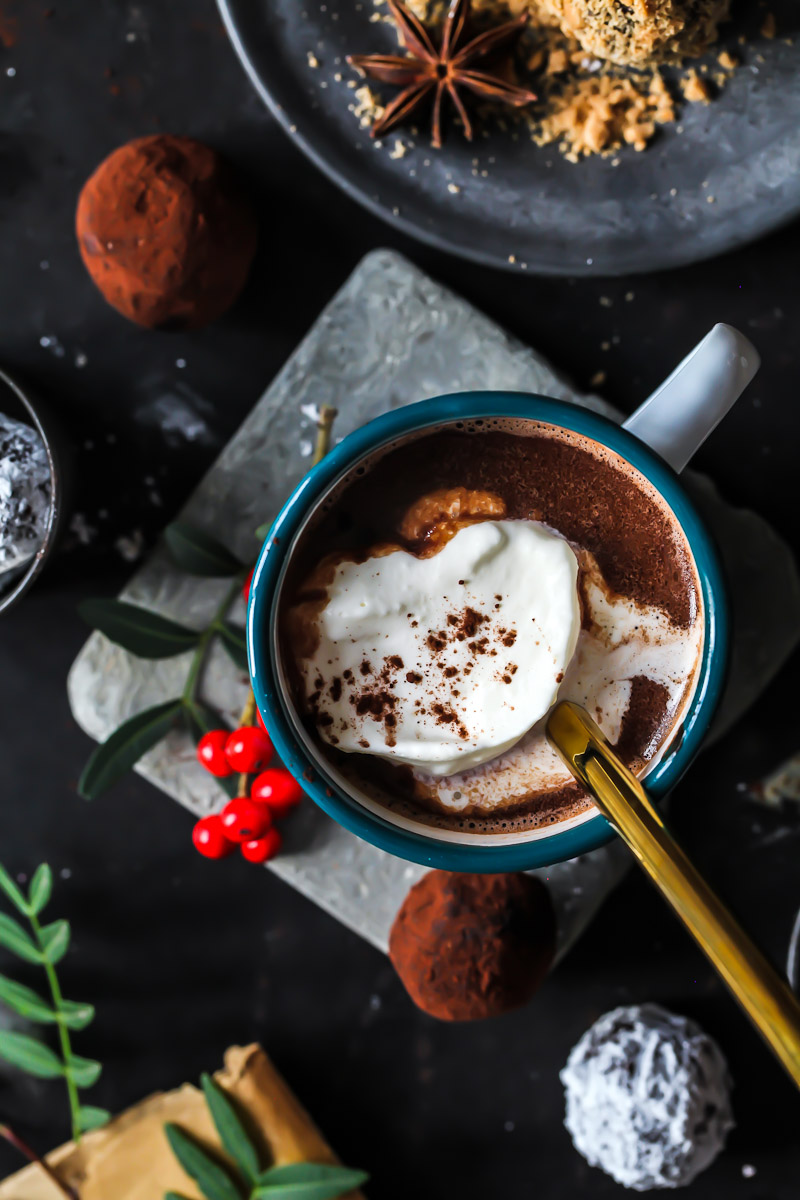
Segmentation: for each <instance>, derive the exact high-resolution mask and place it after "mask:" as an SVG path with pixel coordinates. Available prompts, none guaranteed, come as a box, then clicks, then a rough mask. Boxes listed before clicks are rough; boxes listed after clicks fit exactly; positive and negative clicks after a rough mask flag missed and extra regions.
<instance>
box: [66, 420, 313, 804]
mask: <svg viewBox="0 0 800 1200" xmlns="http://www.w3.org/2000/svg"><path fill="white" fill-rule="evenodd" d="M335 416H336V410H335V409H334V408H330V407H327V406H326V407H324V408H322V409H321V411H320V415H319V421H318V424H317V444H316V448H315V451H314V457H313V459H312V465H316V463H318V462H319V461H320V460H321V459H322V458H323V457H324V456H325V454H326V453H327V451H328V449H329V446H330V435H331V428H332V425H333V421H334V418H335ZM268 531H269V526H268V525H262V526H259V528H258V530H257V531H256V537H257V538H258V540H259V541H263V540H264V538H265V537H266V535H267V533H268ZM164 541H165V543H166V546H167V550H168V551H169V554H170V556H171V558H172V559H173V561H174V562H175V565H176V566H178V567H180V568H181V570H183V571H185V572H186V573H187V574H188V575H194V576H198V577H203V578H215V579H230V580H231V582H230V585H229V587H228V588H227V589H226V590H225V593H224V595H223V596H222V599H221V600H220V603H219V605H218V607H217V609H216V611H215V612H214V614H213V616H212V617H211V620H210V621H209V623H208V624H207V625H206V627H205V628H204V629H190V628H189V627H188V626H187V625H182V624H181V623H180V622H178V621H173V620H171V619H170V618H168V617H162V616H160V615H159V614H158V613H154V612H152V611H151V610H150V609H146V608H141V607H140V606H139V605H136V604H129V603H127V602H126V601H124V600H111V599H92V600H84V601H83V603H81V604H79V605H78V611H79V613H80V615H81V616H82V617H83V619H84V620H85V621H86V622H87V624H89V625H91V627H92V628H93V629H98V630H99V631H100V632H101V633H102V634H105V636H106V637H107V638H108V639H109V641H112V642H114V643H115V644H116V645H118V646H121V647H122V648H123V649H124V650H127V651H129V653H131V654H135V655H136V656H137V657H138V658H145V659H161V658H172V657H174V656H175V655H177V654H185V653H186V652H187V651H190V650H191V651H193V654H192V659H191V662H190V664H189V668H188V671H187V675H186V680H185V683H184V687H183V691H182V692H181V694H180V695H179V696H175V697H173V698H172V699H171V700H166V701H164V702H163V703H161V704H156V705H154V706H153V707H152V708H146V709H143V710H142V712H138V713H137V714H136V715H135V716H133V717H130V718H129V719H128V720H127V721H124V722H123V723H122V724H121V725H120V726H118V728H117V729H115V730H114V731H113V733H111V734H110V735H109V736H108V737H107V738H106V740H105V741H104V742H103V743H102V744H101V745H99V746H98V747H97V748H96V749H95V750H94V751H93V753H92V755H91V756H90V758H89V761H88V762H87V764H86V766H85V767H84V769H83V773H82V774H81V777H80V780H79V781H78V791H79V792H80V794H81V795H82V796H84V797H85V798H86V799H87V800H94V799H95V798H96V797H97V796H99V795H101V794H102V793H103V792H105V791H106V790H107V789H108V788H110V787H111V786H112V784H114V783H116V782H117V780H118V779H120V778H121V777H122V776H123V775H125V774H126V773H127V772H128V771H129V770H130V769H131V768H132V767H133V766H134V765H135V764H136V763H137V762H138V761H139V759H140V758H141V757H142V756H143V755H144V754H146V753H147V751H148V750H151V749H152V747H153V746H155V745H156V744H157V743H158V742H160V741H161V740H162V739H163V738H165V737H166V736H167V734H168V733H169V732H170V731H171V730H172V729H174V728H176V727H181V726H182V727H183V728H184V729H185V730H187V732H188V733H189V734H190V736H191V737H192V739H193V740H194V741H195V742H199V741H200V739H201V738H202V736H203V734H205V733H208V732H209V731H210V730H212V729H222V728H225V727H226V722H225V720H224V719H223V717H222V716H221V715H220V714H219V713H218V712H217V711H216V710H215V709H213V708H212V707H210V706H209V705H208V704H206V703H204V702H203V701H202V700H200V698H199V691H200V685H201V682H202V676H203V671H204V669H205V666H206V663H207V661H208V655H209V651H210V650H211V646H212V644H213V643H214V641H215V640H216V639H218V640H219V643H220V645H221V646H222V647H223V649H224V650H225V651H226V653H227V654H228V656H229V658H230V659H231V661H232V662H233V663H234V664H235V666H236V667H238V668H239V669H240V670H242V671H246V670H247V641H246V638H245V632H244V629H242V628H240V627H239V626H237V625H234V624H233V623H232V622H231V621H229V620H228V619H227V614H228V610H229V609H230V607H231V605H232V604H233V601H234V600H235V598H236V596H237V595H238V593H239V592H240V591H241V589H242V585H243V584H244V581H245V579H246V577H247V574H248V572H249V570H250V567H249V566H247V565H245V564H244V563H242V562H240V561H239V559H238V558H236V557H235V556H234V555H233V554H232V553H231V552H230V550H228V548H227V547H226V546H224V545H223V544H222V543H221V542H219V541H218V540H217V539H216V538H214V537H212V535H211V534H209V533H206V532H205V531H204V530H202V529H197V528H195V527H194V526H193V525H190V524H187V523H186V522H185V521H174V522H173V523H172V524H171V525H168V526H167V528H166V529H165V531H164ZM254 715H255V710H254V709H252V711H251V716H250V719H249V723H252V720H253V719H254ZM243 723H246V722H243ZM217 782H218V783H219V785H220V787H222V788H223V789H224V790H225V791H226V792H227V793H228V795H229V796H235V795H236V794H237V791H238V792H242V790H243V786H244V785H243V783H242V781H241V780H238V781H237V779H236V778H235V777H234V776H230V777H228V778H223V779H217Z"/></svg>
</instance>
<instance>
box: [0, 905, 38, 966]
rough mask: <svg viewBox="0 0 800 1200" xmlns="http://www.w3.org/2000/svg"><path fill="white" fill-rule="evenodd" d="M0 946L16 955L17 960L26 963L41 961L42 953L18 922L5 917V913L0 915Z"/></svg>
mask: <svg viewBox="0 0 800 1200" xmlns="http://www.w3.org/2000/svg"><path fill="white" fill-rule="evenodd" d="M0 946H5V948H6V950H10V951H11V952H12V954H16V955H17V957H18V958H24V959H25V961H26V962H33V963H40V962H41V961H42V952H41V950H39V948H38V946H37V945H36V943H35V942H34V941H33V938H32V937H31V936H30V934H28V933H26V932H25V930H24V929H23V928H22V926H21V925H20V923H19V921H15V920H14V918H13V917H8V916H6V914H5V913H0Z"/></svg>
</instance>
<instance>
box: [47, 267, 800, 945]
mask: <svg viewBox="0 0 800 1200" xmlns="http://www.w3.org/2000/svg"><path fill="white" fill-rule="evenodd" d="M481 388H495V389H503V390H519V391H528V392H541V393H544V394H545V395H549V396H555V397H557V398H560V399H563V400H569V401H572V402H574V403H576V404H581V405H584V406H585V407H588V408H592V409H594V410H595V411H597V412H601V413H603V414H604V415H606V416H609V417H611V418H612V419H619V414H618V413H617V412H616V411H615V410H614V409H613V408H611V406H610V405H608V404H606V403H605V402H604V401H603V400H601V399H599V398H598V397H596V396H583V395H578V394H577V393H576V392H575V391H574V389H573V388H571V387H570V385H569V384H568V383H567V381H566V380H564V379H563V378H561V377H560V376H559V375H557V374H556V373H555V372H554V371H553V370H552V369H551V368H550V367H549V366H548V364H547V363H546V362H544V361H543V359H541V358H540V357H539V356H538V355H537V354H535V353H534V352H533V351H532V350H530V349H528V348H527V347H525V346H522V345H521V344H520V343H519V342H516V341H514V340H513V339H512V338H510V337H509V336H508V334H506V333H505V332H504V331H503V330H502V329H500V328H499V327H498V326H497V325H495V324H494V323H493V322H492V321H490V320H488V318H487V317H485V316H484V315H483V314H482V313H480V312H478V311H477V310H476V309H474V308H472V307H471V305H469V304H467V303H466V302H465V301H464V300H462V299H460V298H459V297H457V296H454V295H453V294H452V293H451V292H448V291H446V290H445V289H444V288H442V287H440V286H439V285H438V284H437V283H435V282H434V281H433V280H431V279H429V278H428V277H427V276H425V275H423V274H422V273H421V272H420V271H418V270H417V269H416V268H414V267H413V266H411V265H410V264H409V263H408V262H406V261H405V260H404V259H402V258H400V257H399V256H398V255H396V254H393V253H390V252H389V251H376V252H375V253H373V254H370V255H369V256H368V257H367V258H365V259H364V260H363V261H362V262H361V263H360V265H359V266H358V267H357V268H356V270H355V271H354V272H353V274H352V276H351V277H350V279H349V280H348V281H347V283H346V284H345V285H344V287H343V288H342V289H341V291H340V292H339V293H338V294H337V295H336V296H335V297H334V298H333V300H332V301H331V303H330V304H329V306H328V307H327V308H326V309H325V311H324V312H323V313H322V314H321V316H320V317H319V319H318V321H317V322H316V324H315V325H314V327H313V329H312V330H311V331H310V333H309V334H308V336H307V337H306V338H305V340H304V341H303V342H302V343H301V345H300V346H299V347H298V349H297V350H296V351H295V353H294V354H293V355H292V357H291V358H290V359H289V361H288V362H287V364H286V366H285V367H284V368H283V370H282V371H281V372H280V374H279V375H278V376H277V378H276V379H275V380H274V382H273V383H272V384H271V385H270V387H269V388H268V389H267V391H266V392H265V393H264V395H263V396H262V397H261V399H260V400H259V402H258V403H257V404H256V406H255V408H254V409H253V411H252V412H251V414H250V416H249V417H248V418H247V420H246V421H245V422H244V424H243V425H242V426H241V428H240V429H239V430H238V432H237V433H236V434H235V435H234V437H233V439H232V440H231V441H230V442H229V444H228V445H227V447H226V448H225V450H224V451H223V452H222V454H221V455H220V457H219V458H218V460H217V461H216V463H215V464H214V466H213V467H212V468H211V470H210V471H209V472H208V474H207V475H206V477H205V478H204V479H203V480H202V482H201V483H200V485H199V487H198V488H197V490H196V491H195V492H194V494H193V495H192V496H191V497H190V498H189V500H188V502H187V504H186V506H185V507H184V509H183V510H182V512H181V517H182V518H183V519H186V520H188V521H191V522H193V523H194V524H196V525H198V526H201V527H203V528H206V529H208V530H209V531H211V532H214V533H216V534H217V536H219V535H220V532H221V531H225V532H226V533H228V532H229V531H230V543H231V548H232V549H233V550H234V551H235V552H236V553H237V554H239V555H240V556H241V557H242V559H244V560H248V559H252V558H253V557H254V556H255V554H256V551H257V549H258V546H257V544H256V542H255V539H254V531H255V529H256V527H257V526H259V525H261V524H262V523H263V522H265V521H267V520H269V519H270V518H272V517H273V516H274V515H275V514H276V513H277V511H278V509H279V508H280V506H281V504H282V503H283V501H284V500H285V498H286V496H287V495H288V493H289V492H290V490H291V489H292V488H293V487H294V485H295V484H296V483H297V482H298V480H299V479H300V478H301V476H302V475H303V474H304V473H305V471H306V470H307V469H308V466H309V462H310V458H311V454H312V448H313V440H314V435H315V425H316V414H317V410H318V408H319V407H320V406H321V405H323V404H332V405H334V406H335V407H336V408H337V409H338V410H339V416H338V418H337V421H336V425H335V434H336V437H337V439H338V438H341V437H343V436H344V435H345V434H347V433H350V432H351V430H353V429H357V428H358V427H359V426H361V425H363V424H364V422H366V421H368V420H370V419H371V418H372V417H375V416H377V415H378V414H379V413H381V412H384V411H386V410H387V409H392V408H399V407H400V406H402V405H404V404H410V403H413V402H414V401H416V400H422V399H424V398H425V397H428V396H435V395H438V394H441V393H444V392H450V391H463V390H469V389H481ZM692 488H693V490H694V491H695V492H696V495H697V499H698V502H699V503H700V504H701V506H702V508H703V510H704V511H705V512H706V514H707V517H708V520H709V524H710V525H711V527H712V529H713V531H714V532H715V533H716V535H717V537H718V540H719V542H720V544H721V546H722V548H723V554H724V557H725V559H726V564H727V566H728V571H729V575H730V577H731V579H732V581H733V586H734V605H735V610H736V618H737V641H736V646H735V650H734V661H733V670H732V674H731V680H730V683H729V687H728V691H727V693H726V697H725V703H724V705H723V709H722V712H721V717H720V721H718V723H717V730H718V731H720V730H721V728H722V722H723V720H724V722H725V726H726V727H727V726H728V725H729V724H730V723H731V722H732V721H733V720H735V719H737V718H738V717H739V716H740V715H741V714H742V713H743V712H744V710H745V709H746V708H747V706H748V705H749V704H750V703H751V702H752V701H753V700H754V699H755V697H756V696H757V695H758V693H759V692H760V691H761V690H762V689H763V688H764V687H765V686H766V684H767V682H768V681H769V679H770V678H771V676H772V675H773V674H774V673H775V672H776V671H777V670H778V668H779V667H780V665H781V663H782V662H783V661H784V659H785V658H786V657H787V656H788V654H789V653H790V651H791V649H792V647H793V646H794V644H795V642H796V641H797V639H798V630H800V582H799V581H798V576H797V573H796V570H795V568H794V564H793V562H792V558H791V555H790V553H789V550H788V548H787V547H786V546H785V545H784V543H782V542H781V541H780V539H779V538H778V537H777V536H776V534H775V533H774V532H773V531H772V530H771V529H770V527H769V526H768V525H766V523H765V522H764V521H762V520H761V519H760V518H759V517H757V516H756V515H755V514H753V513H749V512H739V511H736V510H734V509H732V508H730V507H729V506H728V505H726V504H725V503H724V502H723V501H722V500H721V499H720V498H719V496H718V495H717V493H716V491H715V489H714V487H713V485H712V484H711V483H710V482H709V481H708V480H706V479H703V478H701V477H698V476H694V477H693V478H692ZM225 586H226V584H225V583H220V582H219V581H214V580H201V581H198V580H197V579H195V578H190V577H188V576H186V575H183V574H181V573H180V572H178V571H177V570H176V569H175V567H173V566H172V564H171V563H170V561H169V559H168V558H167V556H166V554H165V552H164V550H163V549H162V548H158V549H156V550H155V552H154V553H153V554H152V556H151V557H150V558H149V559H148V560H147V562H146V563H145V564H144V566H142V567H141V569H140V570H138V571H137V572H136V574H135V575H134V576H133V578H132V579H131V581H130V583H129V584H128V586H127V587H126V588H125V590H124V592H123V593H122V596H123V597H124V599H126V600H129V601H132V602H133V603H136V604H141V605H144V606H145V607H147V608H151V609H154V610H156V611H158V612H160V613H164V614H165V615H167V616H172V617H176V618H179V619H180V620H181V621H183V622H185V623H186V624H189V625H192V624H197V626H198V627H199V626H201V625H203V624H205V623H206V622H207V621H208V619H209V617H210V615H211V613H212V612H213V610H214V608H215V607H216V605H217V604H218V603H219V600H220V598H221V595H222V593H223V591H224V588H225ZM231 618H232V619H233V620H235V621H241V622H242V623H243V622H244V608H243V605H241V604H240V605H239V607H238V609H237V608H234V609H233V610H232V612H231ZM188 661H189V657H188V656H186V657H179V658H172V659H166V660H163V661H161V662H144V661H141V660H138V659H136V658H134V657H133V656H131V655H130V654H127V653H126V652H125V651H123V650H120V649H119V648H118V647H117V646H114V645H112V644H111V643H110V642H108V641H107V640H106V639H105V638H104V637H102V636H101V635H100V634H98V633H93V634H92V635H91V637H90V638H89V640H88V642H87V643H86V645H85V646H84V648H83V650H82V651H81V653H80V654H79V656H78V658H77V659H76V661H75V663H74V665H73V667H72V670H71V672H70V676H69V682H68V688H69V698H70V703H71V706H72V711H73V713H74V715H75V718H76V720H77V721H78V723H79V724H80V725H81V727H82V728H83V729H84V730H85V731H86V732H87V733H88V734H90V735H91V736H92V737H94V738H96V739H98V740H102V739H104V738H106V737H107V736H108V735H109V733H111V731H112V730H113V729H114V728H115V727H116V726H117V725H119V724H120V722H121V721H123V720H125V719H126V718H127V717H130V716H132V715H133V714H134V713H136V712H138V711H139V710H141V709H142V708H145V707H147V706H148V705H151V704H155V703H158V702H159V701H162V700H165V699H168V698H169V697H171V696H174V695H177V694H179V693H180V691H181V688H182V684H183V679H184V677H185V673H186V669H187V666H188ZM246 694H247V680H246V678H245V676H244V675H243V674H241V673H240V672H237V671H236V669H235V668H234V667H233V666H232V665H231V663H230V661H229V659H228V658H227V657H226V655H225V654H224V652H223V651H222V650H221V649H219V648H217V649H216V650H215V651H214V652H213V654H212V656H211V660H210V663H209V668H208V670H207V672H206V675H205V679H204V698H205V699H207V700H208V702H209V703H211V704H213V705H214V706H215V707H216V708H217V709H219V710H220V711H222V712H224V713H225V714H226V715H227V716H229V717H230V719H231V721H234V720H235V719H236V718H237V716H238V714H239V712H240V711H241V708H242V706H243V704H244V700H245V697H246ZM136 769H137V770H138V771H139V772H140V773H141V774H142V775H143V776H144V777H145V778H146V779H149V780H150V781H151V782H152V783H154V784H155V785H156V787H158V788H160V789H161V790H162V791H164V792H166V793H167V795H169V796H171V797H172V798H173V799H175V800H177V801H178V802H179V803H180V804H183V805H184V807H186V808H188V809H189V810H190V811H191V812H193V813H194V814H195V815H197V816H202V815H204V814H206V813H209V812H212V811H215V810H216V809H218V808H219V807H221V805H222V804H223V802H224V799H225V797H224V794H223V793H222V792H221V790H220V789H219V787H218V786H217V785H216V784H215V782H214V780H213V779H212V778H211V776H209V775H208V774H207V773H206V772H205V771H203V770H202V769H201V768H200V766H199V765H198V764H197V762H196V760H195V756H194V748H193V746H192V745H191V744H190V742H189V740H188V738H187V737H186V736H185V735H184V734H183V733H180V732H175V733H173V734H171V735H170V737H169V738H167V739H166V741H164V742H163V743H161V744H159V745H158V746H156V747H155V748H154V749H153V750H152V751H150V752H149V753H148V754H147V755H146V756H145V757H144V758H143V759H142V760H141V762H140V763H139V764H138V766H137V768H136ZM284 831H285V835H286V842H285V849H284V851H283V853H281V855H280V856H279V857H278V858H277V859H275V860H274V861H273V862H271V863H270V864H269V869H270V870H273V871H274V872H275V873H276V874H277V875H279V876H280V877H281V878H282V879H284V880H286V882H287V883H290V884H292V886H293V887H296V888H297V889H298V890H299V891H301V892H302V893H303V894H304V895H306V896H308V897H309V898H310V899H312V900H314V901H315V902H316V903H317V904H319V905H320V906H321V907H322V908H324V909H326V910H327V911H328V912H330V913H331V914H332V915H333V916H335V917H337V918H338V920H340V921H342V922H343V923H344V924H345V925H348V926H349V927H350V928H352V929H354V930H356V931H357V932H358V933H360V934H361V935H362V936H363V937H365V938H366V939H367V940H368V941H370V942H372V943H373V944H374V945H375V946H378V947H379V948H380V949H383V950H385V949H386V945H387V939H388V933H389V929H390V927H391V923H392V921H393V919H394V915H395V913H396V911H397V909H398V907H399V905H400V903H401V902H402V900H403V898H404V897H405V895H406V892H407V891H408V889H409V887H410V886H411V885H412V884H413V883H414V882H415V881H416V880H417V879H419V878H420V877H421V876H422V875H423V874H424V868H422V867H418V866H415V865H412V864H410V863H406V862H403V861H402V860H400V859H397V858H394V857H392V856H391V855H389V854H386V853H384V852H383V851H381V850H377V849H375V848H374V847H372V846H369V845H367V843H365V842H362V841H360V840H359V839H357V838H356V837H354V836H353V835H352V834H350V833H347V832H346V831H345V830H344V829H341V828H340V827H339V826H338V825H336V824H335V823H334V822H333V821H331V820H330V819H329V818H328V817H327V816H325V814H324V813H322V812H321V811H320V810H319V809H317V808H316V807H315V805H313V804H312V803H311V802H308V803H306V804H304V805H302V806H301V808H300V809H299V810H298V812H297V813H296V814H295V815H293V817H292V819H291V820H289V821H287V822H286V823H285V826H284ZM188 835H189V829H188V825H187V853H191V850H190V846H189V836H188ZM627 866H628V856H627V852H626V851H625V850H624V848H623V847H622V846H621V845H619V844H612V845H611V846H609V847H606V848H605V849H603V850H598V851H595V852H594V853H593V854H590V855H585V856H584V857H583V858H581V859H575V860H572V861H571V862H568V863H563V864H560V865H558V866H555V867H550V868H548V869H547V870H546V871H542V872H539V874H541V875H542V876H544V875H546V876H547V878H548V886H549V888H550V889H551V894H552V895H553V899H554V902H555V904H556V908H557V911H558V918H559V950H560V952H561V953H563V952H564V951H565V950H566V949H567V948H568V947H569V946H570V945H571V944H572V942H573V941H574V940H575V938H576V937H577V936H578V935H579V934H580V932H582V930H583V929H584V928H585V926H586V925H587V924H588V922H589V921H590V920H591V918H592V916H593V915H594V913H595V912H596V910H597V908H598V907H599V905H600V904H601V903H602V901H603V900H604V899H605V897H606V895H607V894H608V893H609V891H610V890H611V889H612V888H613V887H614V886H615V884H616V883H617V882H618V881H619V879H621V878H622V875H623V874H624V873H625V870H626V869H627Z"/></svg>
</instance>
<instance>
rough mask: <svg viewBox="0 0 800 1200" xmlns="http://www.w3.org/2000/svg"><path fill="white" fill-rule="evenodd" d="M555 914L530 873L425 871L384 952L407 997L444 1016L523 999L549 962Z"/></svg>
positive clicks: (489, 1013) (465, 1017) (476, 1015)
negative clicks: (387, 949) (386, 951)
mask: <svg viewBox="0 0 800 1200" xmlns="http://www.w3.org/2000/svg"><path fill="white" fill-rule="evenodd" d="M555 933H556V928H555V916H554V913H553V907H552V904H551V901H550V896H549V893H548V891H547V888H546V887H545V886H544V884H543V883H541V882H540V881H539V880H538V879H536V878H535V877H533V876H531V875H522V874H506V875H464V874H456V873H454V872H451V871H429V872H428V874H427V875H425V876H424V877H423V878H422V879H421V880H420V881H419V883H417V884H415V885H414V887H413V888H412V889H411V891H410V892H409V893H408V895H407V896H406V898H405V900H404V901H403V904H402V906H401V908H400V911H399V912H398V914H397V916H396V917H395V921H394V925H393V926H392V931H391V934H390V936H389V956H390V958H391V960H392V963H393V965H394V968H395V970H396V971H397V974H398V975H399V976H400V979H401V980H402V982H403V985H404V987H405V989H406V991H407V992H408V994H409V996H410V997H411V999H412V1000H413V1001H414V1003H415V1004H416V1005H418V1007H419V1008H421V1009H422V1010H423V1011H424V1012H426V1013H429V1014H430V1015H431V1016H432V1017H438V1018H439V1019H440V1020H442V1021H476V1020H479V1019H480V1018H482V1017H493V1016H497V1015H499V1014H500V1013H504V1012H508V1011H509V1009H512V1008H518V1007H519V1006H520V1005H522V1004H525V1003H526V1002H527V1001H528V1000H529V999H530V998H531V996H532V995H533V994H534V992H535V991H536V990H537V988H538V987H539V985H540V983H541V982H542V980H543V979H544V977H545V975H546V974H547V971H548V969H549V967H550V964H551V962H552V961H553V954H554V950H555Z"/></svg>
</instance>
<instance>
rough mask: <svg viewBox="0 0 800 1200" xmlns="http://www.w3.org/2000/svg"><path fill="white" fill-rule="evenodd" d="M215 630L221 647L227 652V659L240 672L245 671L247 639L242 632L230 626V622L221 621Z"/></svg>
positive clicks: (246, 668)
mask: <svg viewBox="0 0 800 1200" xmlns="http://www.w3.org/2000/svg"><path fill="white" fill-rule="evenodd" d="M217 630H218V632H219V637H220V641H221V642H222V646H223V648H224V649H225V650H227V652H228V657H229V658H230V659H231V661H232V662H233V663H234V665H235V666H237V667H238V668H239V670H240V671H247V670H248V666H247V639H246V638H245V635H244V630H243V629H239V628H237V626H236V625H232V624H231V623H230V621H222V622H221V623H220V624H219V625H218V626H217Z"/></svg>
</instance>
